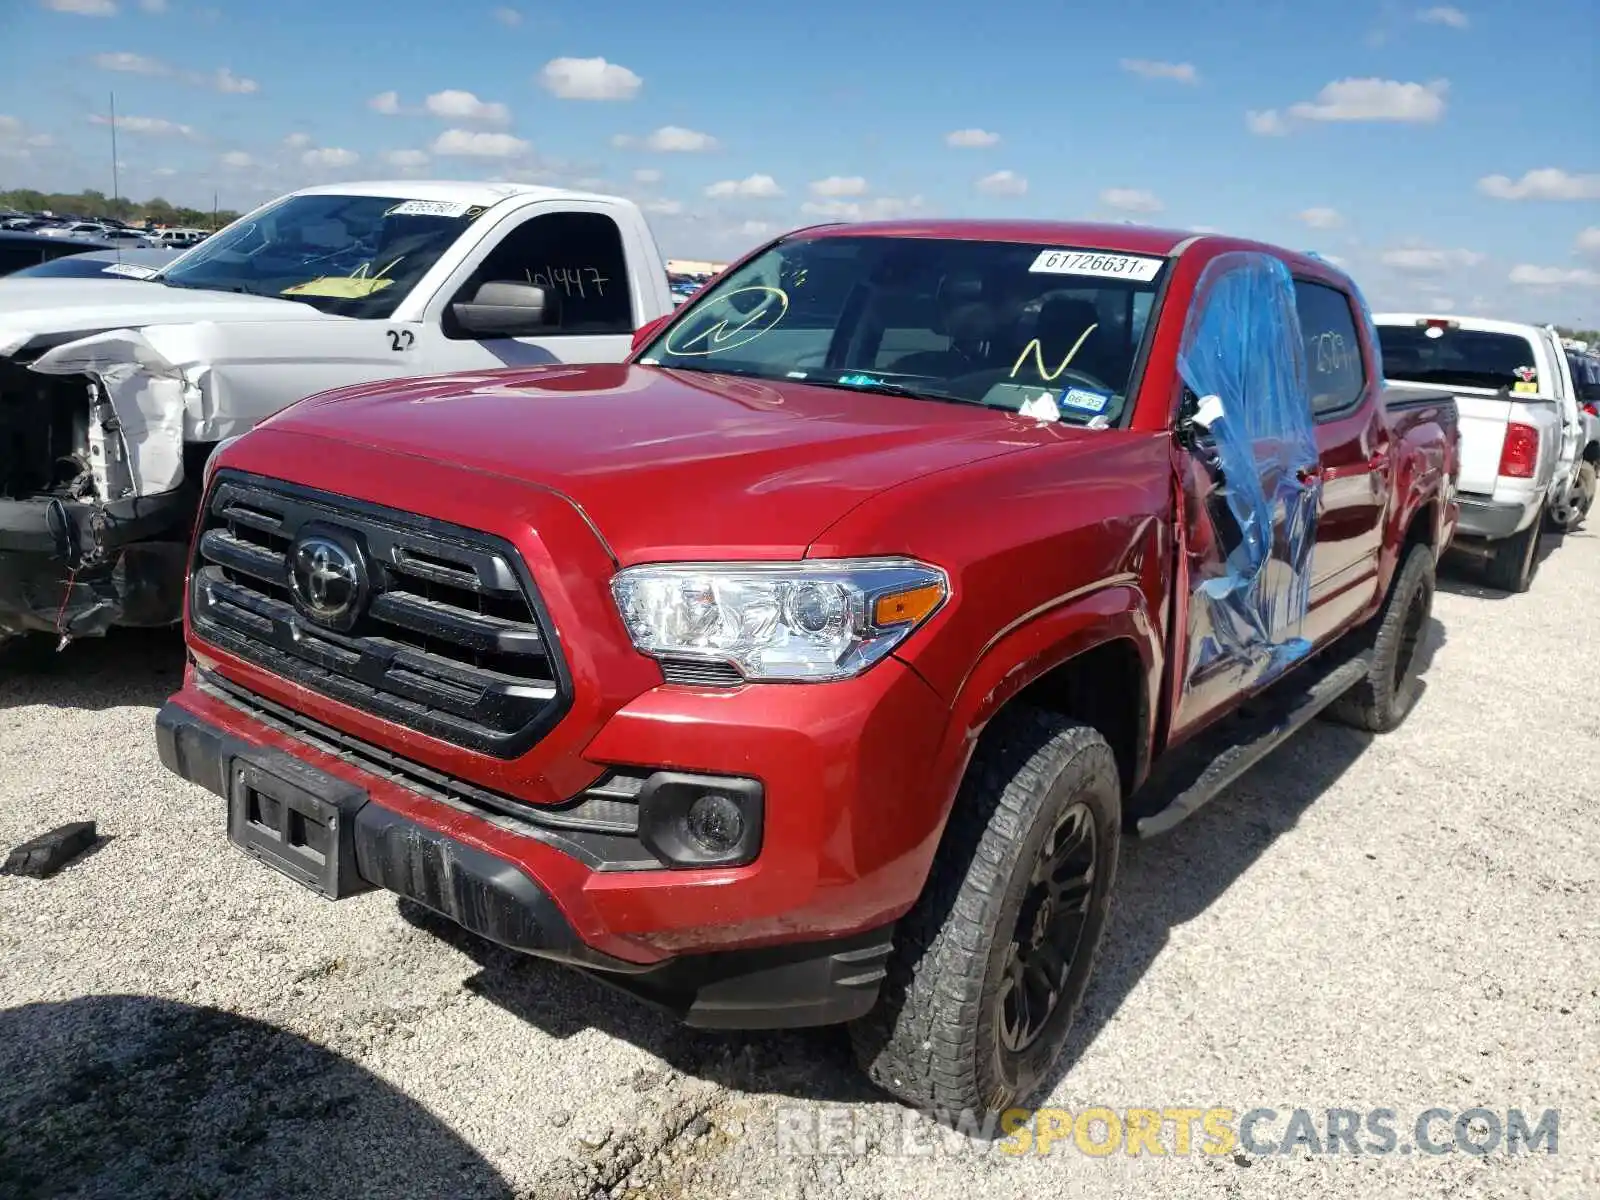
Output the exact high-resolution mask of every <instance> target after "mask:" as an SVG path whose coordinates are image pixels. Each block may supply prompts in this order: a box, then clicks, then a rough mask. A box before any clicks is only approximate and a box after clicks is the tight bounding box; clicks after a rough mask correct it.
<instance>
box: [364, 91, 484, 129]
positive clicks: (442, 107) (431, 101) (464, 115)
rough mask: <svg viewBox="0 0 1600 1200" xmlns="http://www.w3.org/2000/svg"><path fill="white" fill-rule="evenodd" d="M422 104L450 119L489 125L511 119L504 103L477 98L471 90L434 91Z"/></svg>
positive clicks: (434, 112) (437, 114)
mask: <svg viewBox="0 0 1600 1200" xmlns="http://www.w3.org/2000/svg"><path fill="white" fill-rule="evenodd" d="M387 94H388V95H393V94H394V93H392V92H390V93H387ZM423 105H424V107H426V108H427V110H428V111H429V112H430V113H432V114H433V115H434V116H436V117H449V118H450V119H452V120H460V121H484V122H487V123H488V124H490V125H504V124H505V123H506V122H507V121H509V120H511V110H510V109H508V108H507V107H506V106H505V105H504V104H500V103H498V102H492V101H488V100H479V99H478V98H477V97H476V96H474V95H473V94H472V93H471V92H461V91H450V90H446V91H443V92H435V93H433V95H431V96H429V97H428V98H427V99H426V100H424V101H423Z"/></svg>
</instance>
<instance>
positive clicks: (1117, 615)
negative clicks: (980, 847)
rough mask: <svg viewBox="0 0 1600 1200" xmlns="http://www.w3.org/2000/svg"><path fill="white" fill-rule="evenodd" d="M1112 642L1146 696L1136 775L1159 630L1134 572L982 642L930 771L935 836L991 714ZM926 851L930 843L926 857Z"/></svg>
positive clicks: (1151, 713)
mask: <svg viewBox="0 0 1600 1200" xmlns="http://www.w3.org/2000/svg"><path fill="white" fill-rule="evenodd" d="M1115 641H1126V642H1129V643H1131V644H1132V646H1133V648H1134V649H1135V650H1136V651H1137V652H1138V655H1139V662H1140V664H1141V669H1142V673H1143V678H1142V679H1141V681H1140V682H1141V685H1142V686H1143V688H1144V695H1145V698H1146V701H1145V703H1144V705H1143V706H1142V712H1141V718H1140V719H1141V728H1140V729H1139V742H1138V745H1137V747H1136V760H1137V769H1136V775H1135V782H1136V783H1137V782H1142V780H1143V776H1144V774H1145V771H1146V770H1147V768H1148V764H1149V761H1150V749H1151V739H1152V736H1153V731H1154V727H1155V708H1156V706H1155V704H1154V703H1153V699H1154V698H1155V697H1156V696H1157V695H1158V694H1159V687H1160V679H1161V663H1162V654H1161V636H1160V632H1159V630H1158V629H1157V627H1156V622H1155V621H1154V620H1153V619H1152V617H1151V614H1150V611H1149V606H1148V604H1147V602H1146V600H1145V595H1144V592H1143V590H1142V589H1141V588H1140V586H1139V579H1138V577H1137V576H1136V575H1133V574H1131V573H1129V574H1126V575H1120V576H1113V577H1112V578H1110V579H1104V580H1101V581H1099V582H1098V583H1094V584H1091V585H1089V586H1088V587H1085V588H1080V589H1078V590H1076V591H1074V592H1070V593H1068V594H1066V595H1064V596H1060V597H1057V598H1056V599H1054V600H1052V601H1050V602H1049V603H1048V604H1047V605H1045V606H1043V607H1042V608H1039V609H1035V610H1034V611H1033V612H1030V613H1026V614H1024V615H1023V616H1021V617H1019V618H1017V620H1016V621H1014V622H1013V623H1012V624H1011V625H1009V626H1007V627H1006V628H1005V629H1003V630H1001V631H1000V632H999V633H997V634H996V635H995V636H994V638H993V639H991V640H990V642H989V644H988V645H987V646H985V647H984V649H983V651H982V653H981V654H980V656H979V658H978V661H977V662H976V663H975V664H974V665H973V668H972V670H971V671H969V672H968V673H967V676H966V678H965V679H964V680H963V681H962V683H961V687H960V688H959V690H958V691H957V694H956V698H955V702H954V703H953V704H952V706H951V710H950V720H949V722H948V724H947V725H946V727H945V735H944V738H943V740H942V742H941V743H940V746H939V750H938V753H937V755H936V757H935V760H934V767H933V770H932V771H931V773H930V775H929V779H930V783H931V784H932V786H933V788H934V789H937V794H938V796H939V803H940V805H941V808H940V814H939V829H940V832H941V835H942V832H943V829H944V825H945V823H946V822H947V821H948V820H949V817H950V810H951V808H952V807H953V806H954V804H955V798H956V792H957V791H958V790H959V788H960V786H961V779H962V776H963V775H965V774H966V770H967V763H968V761H969V760H970V759H971V757H972V751H973V749H974V747H976V745H977V743H978V738H979V736H980V735H982V733H983V731H984V728H985V727H986V726H987V725H988V724H989V722H990V721H991V720H992V719H993V718H994V716H995V714H996V713H998V712H999V711H1000V710H1001V709H1002V708H1004V707H1005V705H1006V704H1007V703H1009V702H1010V701H1011V700H1013V699H1015V698H1016V697H1017V695H1018V694H1020V693H1021V692H1022V691H1023V690H1024V689H1026V688H1027V687H1028V686H1029V685H1030V684H1032V683H1034V682H1036V681H1038V680H1039V679H1041V678H1043V677H1044V676H1045V675H1046V674H1048V673H1049V672H1050V671H1052V670H1054V669H1055V668H1057V667H1059V666H1061V665H1063V664H1064V663H1067V662H1069V661H1070V660H1072V659H1073V658H1076V657H1078V656H1079V655H1081V654H1083V653H1085V652H1087V651H1089V650H1093V649H1095V648H1096V647H1099V646H1102V645H1106V644H1108V643H1110V642H1115ZM931 852H932V847H930V848H929V853H930V857H931Z"/></svg>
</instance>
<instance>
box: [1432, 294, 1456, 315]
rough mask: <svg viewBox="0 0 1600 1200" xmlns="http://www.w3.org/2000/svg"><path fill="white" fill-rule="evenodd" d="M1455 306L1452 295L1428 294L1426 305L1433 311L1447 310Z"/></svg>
mask: <svg viewBox="0 0 1600 1200" xmlns="http://www.w3.org/2000/svg"><path fill="white" fill-rule="evenodd" d="M1455 306H1456V301H1455V297H1454V296H1430V297H1428V307H1429V308H1431V309H1433V311H1434V312H1448V311H1449V310H1450V309H1452V308H1454V307H1455Z"/></svg>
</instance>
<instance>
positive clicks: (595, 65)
mask: <svg viewBox="0 0 1600 1200" xmlns="http://www.w3.org/2000/svg"><path fill="white" fill-rule="evenodd" d="M539 86H541V87H542V88H544V89H545V91H547V92H550V93H551V94H552V95H555V96H559V97H560V98H561V99H563V100H632V99H633V98H634V97H635V96H637V95H638V94H639V89H640V88H641V87H643V86H644V80H642V79H640V78H639V77H638V76H637V75H635V74H634V73H633V72H632V71H630V70H628V68H627V67H624V66H621V65H620V64H618V63H610V62H607V61H606V60H605V59H603V58H553V59H551V60H550V61H549V62H547V63H545V65H544V69H543V70H541V71H540V72H539Z"/></svg>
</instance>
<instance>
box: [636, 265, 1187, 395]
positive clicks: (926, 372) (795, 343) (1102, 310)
mask: <svg viewBox="0 0 1600 1200" xmlns="http://www.w3.org/2000/svg"><path fill="white" fill-rule="evenodd" d="M1164 266H1165V260H1164V259H1160V258H1145V257H1137V256H1131V255H1125V254H1110V253H1105V252H1103V251H1097V250H1078V249H1070V248H1060V247H1053V246H1042V245H1037V244H1025V243H1017V242H985V241H957V240H948V239H930V238H899V237H858V236H849V235H843V236H838V237H820V238H812V239H800V240H795V241H789V242H783V243H780V244H779V245H777V246H774V247H773V248H772V249H770V250H768V251H766V252H765V253H763V254H760V255H758V256H757V257H755V258H754V259H752V260H751V261H750V262H748V263H746V264H745V265H744V266H742V267H740V268H739V269H738V270H736V271H734V272H731V273H730V274H729V275H727V276H726V277H724V278H723V279H721V280H719V281H718V283H717V284H716V286H715V287H713V288H712V289H711V290H709V291H708V292H707V293H706V294H705V295H704V296H703V297H702V298H701V299H700V300H699V301H698V302H696V303H695V304H694V305H693V306H692V307H689V308H687V309H685V310H684V312H683V313H682V314H681V315H680V316H679V317H678V318H677V319H676V320H674V321H673V322H672V324H671V326H670V327H669V328H668V329H667V330H666V331H665V332H664V334H663V335H662V336H660V337H658V338H657V339H656V340H655V341H654V342H652V343H651V344H650V346H649V347H648V348H647V349H646V350H645V352H644V353H643V354H642V355H641V356H640V360H639V361H641V362H643V363H645V364H653V365H660V366H662V367H671V368H675V369H678V370H690V371H715V372H717V373H720V374H729V375H749V376H754V377H757V378H763V379H792V380H804V381H805V382H807V383H815V384H821V385H823V386H831V387H844V388H861V389H865V390H875V391H905V392H909V393H914V394H916V395H918V396H923V397H927V398H929V399H940V400H954V401H959V402H965V403H971V404H982V405H986V406H988V407H992V408H1000V409H1007V410H1011V411H1019V410H1020V411H1025V412H1028V413H1029V414H1030V415H1040V416H1047V417H1048V418H1049V419H1061V420H1070V421H1075V422H1078V423H1088V422H1090V421H1093V420H1095V419H1096V418H1103V419H1104V421H1106V422H1111V421H1115V420H1116V419H1117V417H1118V416H1119V415H1120V414H1121V412H1122V410H1123V408H1124V406H1125V405H1126V403H1127V389H1128V383H1129V379H1130V377H1131V375H1132V374H1133V366H1134V361H1135V359H1136V358H1137V356H1138V350H1139V345H1140V342H1141V339H1142V338H1143V336H1144V332H1145V330H1146V328H1147V327H1148V326H1149V325H1150V323H1151V320H1150V317H1151V311H1152V308H1153V305H1154V301H1155V292H1156V286H1157V282H1158V280H1159V279H1160V275H1161V271H1162V270H1163V268H1164Z"/></svg>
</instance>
